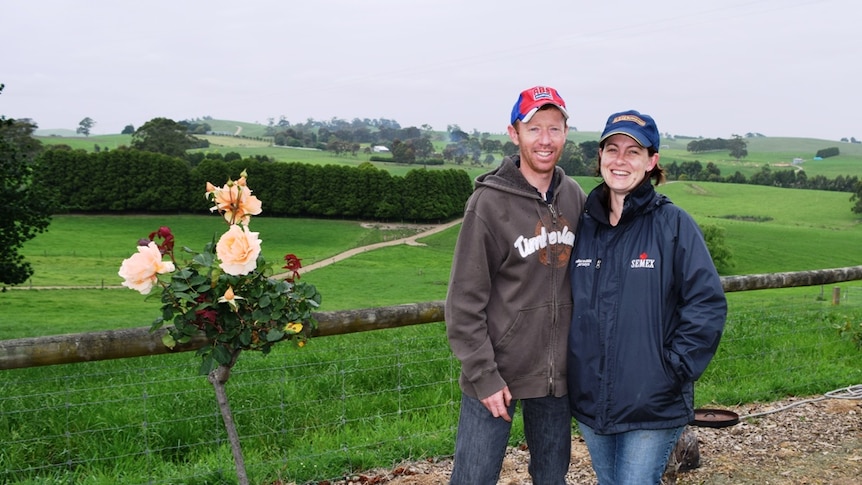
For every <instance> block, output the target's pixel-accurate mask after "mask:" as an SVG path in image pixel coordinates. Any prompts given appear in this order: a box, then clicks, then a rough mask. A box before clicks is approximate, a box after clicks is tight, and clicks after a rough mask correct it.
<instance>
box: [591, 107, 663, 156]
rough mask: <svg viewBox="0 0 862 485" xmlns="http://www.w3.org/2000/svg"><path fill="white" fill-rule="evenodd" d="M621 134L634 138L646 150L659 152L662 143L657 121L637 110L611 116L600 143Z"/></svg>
mask: <svg viewBox="0 0 862 485" xmlns="http://www.w3.org/2000/svg"><path fill="white" fill-rule="evenodd" d="M620 134H622V135H627V136H629V137H631V138H634V140H635V141H636V142H638V143H639V144H640V145H641V146H642V147H644V148H650V147H652V148H655V150H656V151H658V148H659V142H660V138H659V133H658V127H656V125H655V120H653V119H652V117H651V116H649V115H645V114H641V113H638V112H637V111H635V110H629V111H623V112H622V113H614V114H612V115H610V116H609V117H608V122H607V123H606V124H605V130H604V131H602V137H601V138H600V139H599V143H602V142H604V141H605V140H606V139H608V137H610V136H612V135H620Z"/></svg>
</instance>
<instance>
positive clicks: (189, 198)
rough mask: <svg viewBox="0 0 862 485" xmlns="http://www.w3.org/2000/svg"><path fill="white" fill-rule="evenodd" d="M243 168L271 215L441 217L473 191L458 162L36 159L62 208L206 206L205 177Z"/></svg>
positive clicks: (53, 155) (76, 155) (38, 176)
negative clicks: (428, 166)
mask: <svg viewBox="0 0 862 485" xmlns="http://www.w3.org/2000/svg"><path fill="white" fill-rule="evenodd" d="M243 170H246V172H247V173H248V184H249V186H250V187H251V188H252V190H254V194H255V195H256V196H257V197H258V198H260V199H261V200H262V201H264V208H265V215H269V216H298V217H335V218H348V219H368V220H383V221H389V220H406V221H417V222H418V221H441V220H447V219H451V218H453V217H459V216H460V215H461V214H462V213H463V210H464V204H465V202H466V201H467V198H468V197H469V195H470V193H471V192H472V190H473V184H472V180H471V179H470V177H469V175H468V174H467V172H465V171H463V170H457V169H444V170H423V169H416V170H411V171H410V172H408V173H407V174H406V175H405V176H403V177H400V176H393V175H390V174H389V172H386V171H385V170H380V169H377V168H375V167H374V166H372V165H371V164H363V165H361V166H360V167H356V168H355V167H348V166H340V165H308V164H302V163H273V162H265V161H260V160H254V159H245V160H234V161H230V162H225V161H221V160H204V161H203V162H201V163H200V164H199V165H197V166H195V167H194V168H191V167H190V166H189V165H188V163H187V162H185V161H183V160H181V159H178V158H174V157H170V156H166V155H161V154H157V153H150V152H144V151H137V150H113V151H109V152H101V153H87V152H84V151H83V150H75V151H69V150H48V151H45V152H43V153H42V154H41V156H40V158H39V159H38V160H37V164H36V170H35V175H34V183H35V184H37V185H42V186H44V187H46V188H47V189H49V190H51V191H52V192H53V193H54V194H55V197H56V199H57V200H56V201H57V203H58V205H59V206H60V207H62V208H63V210H64V211H71V212H155V213H161V212H189V213H198V212H200V213H207V212H208V210H209V205H210V204H209V202H207V200H206V199H205V197H204V192H205V187H206V182H211V183H213V184H214V185H223V184H224V183H225V182H226V181H227V180H228V179H229V178H231V179H237V178H238V177H239V174H240V172H242V171H243Z"/></svg>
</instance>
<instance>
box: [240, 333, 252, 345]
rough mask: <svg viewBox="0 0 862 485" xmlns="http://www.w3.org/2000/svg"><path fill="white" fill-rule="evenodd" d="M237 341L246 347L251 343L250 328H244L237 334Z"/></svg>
mask: <svg viewBox="0 0 862 485" xmlns="http://www.w3.org/2000/svg"><path fill="white" fill-rule="evenodd" d="M239 342H240V343H241V344H242V345H243V347H248V346H249V345H251V329H250V328H246V329H245V330H243V331H242V333H240V334H239Z"/></svg>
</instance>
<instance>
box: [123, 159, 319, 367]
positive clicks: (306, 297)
mask: <svg viewBox="0 0 862 485" xmlns="http://www.w3.org/2000/svg"><path fill="white" fill-rule="evenodd" d="M246 178H247V174H246V173H245V172H243V173H242V174H241V176H240V178H239V179H238V180H235V181H234V180H228V182H227V183H226V184H225V185H224V186H222V187H216V186H214V185H212V184H211V183H207V186H206V194H205V195H206V197H207V199H208V200H210V201H211V202H212V203H213V204H214V205H213V207H212V209H211V211H213V212H219V213H220V214H221V215H222V216H223V217H224V219H225V222H227V224H228V229H227V231H226V232H225V233H224V234H222V236H221V237H220V238H219V239H218V241H217V242H215V243H213V242H211V243H209V244H207V245H206V246H205V247H204V250H203V251H202V252H195V251H192V250H191V249H189V248H183V252H184V253H186V254H187V259H185V260H182V261H180V260H178V259H177V255H176V254H175V251H174V235H173V233H172V232H171V229H170V228H168V227H160V228H159V229H158V230H156V231H153V232H152V233H150V235H149V237H148V238H146V239H142V240H140V241H139V243H138V252H137V253H135V254H133V255H132V256H131V257H129V258H128V259H126V260H124V261H123V263H122V265H121V266H120V271H119V275H120V276H121V277H122V278H123V280H124V281H123V283H122V284H123V286H126V287H128V288H131V289H134V290H137V291H139V292H140V293H141V294H144V295H146V294H149V293H150V292H151V291H152V289H153V288H155V287H156V286H158V287H160V288H161V302H162V307H161V316H159V317H158V318H156V320H155V321H154V322H153V325H152V330H153V331H155V330H157V329H159V328H161V327H162V326H163V325H165V324H166V323H173V327H170V328H169V329H168V332H167V333H166V334H165V335H164V337H163V341H164V343H165V345H167V346H168V347H171V348H173V347H174V346H175V345H176V344H177V343H180V344H182V343H186V342H188V341H190V340H191V338H192V337H193V336H195V335H198V334H200V333H201V332H203V333H204V334H205V335H206V337H207V340H208V344H207V345H205V346H204V347H202V348H201V349H199V350H198V354H199V355H200V356H201V357H202V365H201V369H200V371H201V373H202V374H208V373H210V372H211V371H212V370H213V369H215V368H216V367H217V366H219V365H224V366H227V367H231V366H232V365H233V363H234V362H235V361H236V358H237V356H238V355H239V352H240V351H241V350H259V351H262V352H264V353H267V352H269V351H270V350H271V348H272V346H273V345H274V344H275V343H277V342H280V341H282V340H288V339H289V340H293V341H294V342H295V343H297V344H298V345H299V346H302V345H304V344H305V342H306V340H307V339H308V337H310V335H311V332H312V331H313V330H314V329H315V328H316V321H315V320H314V318H313V316H312V312H313V311H314V310H315V309H317V308H318V307H319V305H320V302H321V296H320V293H319V292H318V291H317V289H316V288H315V287H314V286H313V285H310V284H307V283H300V282H298V280H299V273H298V271H299V269H300V268H301V266H302V265H301V262H300V259H299V258H297V257H296V256H295V255H293V254H288V255H286V256H285V257H284V260H285V265H284V266H283V269H285V270H287V272H286V273H285V276H284V277H283V278H280V279H277V278H274V277H273V275H274V271H273V267H272V265H271V264H270V263H268V262H267V261H265V260H264V257H263V256H262V255H261V242H262V241H261V240H260V238H259V237H258V236H259V233H257V232H252V231H251V230H250V229H249V223H250V221H251V216H253V215H258V214H260V213H261V211H262V204H261V201H260V200H259V199H258V198H257V197H255V196H254V195H253V193H252V190H251V189H250V188H249V187H248V185H247V182H246ZM165 257H167V258H168V260H167V261H165V260H164V258H165Z"/></svg>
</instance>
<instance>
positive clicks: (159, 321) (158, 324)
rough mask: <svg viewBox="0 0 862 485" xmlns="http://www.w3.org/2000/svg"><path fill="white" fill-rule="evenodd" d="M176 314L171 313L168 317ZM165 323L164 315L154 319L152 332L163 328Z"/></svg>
mask: <svg viewBox="0 0 862 485" xmlns="http://www.w3.org/2000/svg"><path fill="white" fill-rule="evenodd" d="M173 315H174V314H173V313H169V314H168V318H170V317H172V316H173ZM164 323H165V319H164V316H161V317H158V318H156V319H155V320H153V324H152V325H151V326H150V332H155V331H156V330H158V329H160V328H162V325H163V324H164Z"/></svg>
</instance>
